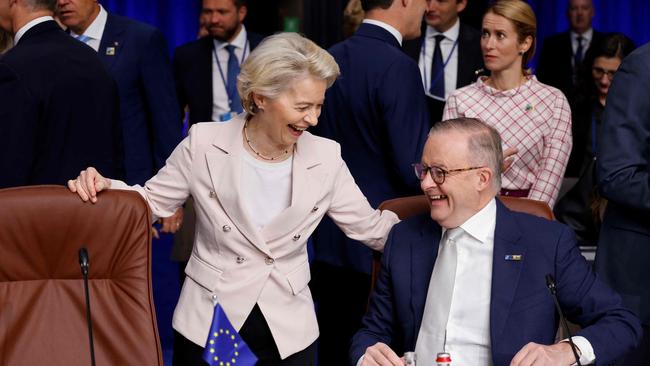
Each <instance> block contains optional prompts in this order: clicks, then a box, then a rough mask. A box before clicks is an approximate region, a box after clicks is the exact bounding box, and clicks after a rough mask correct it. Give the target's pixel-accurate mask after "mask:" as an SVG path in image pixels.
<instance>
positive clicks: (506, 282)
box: [490, 199, 527, 356]
mask: <svg viewBox="0 0 650 366" xmlns="http://www.w3.org/2000/svg"><path fill="white" fill-rule="evenodd" d="M496 220H497V221H496V229H495V233H494V254H493V264H492V298H491V302H490V337H491V339H492V350H493V351H494V350H495V349H497V348H498V347H496V346H495V345H496V343H498V342H499V339H501V333H502V331H503V327H504V326H505V323H506V320H507V318H508V314H509V313H510V306H511V305H512V301H513V299H514V296H515V292H516V290H517V285H518V283H519V275H520V274H521V269H522V266H523V265H524V264H525V261H526V260H527V258H526V256H525V253H526V244H525V243H524V242H523V241H522V240H521V239H522V234H521V231H520V230H519V228H518V227H517V223H516V222H515V220H514V217H513V215H512V212H511V211H510V210H509V209H507V208H506V207H505V206H504V205H503V204H502V203H501V202H499V200H498V199H497V219H496ZM507 255H521V260H506V256H507ZM493 356H494V355H493Z"/></svg>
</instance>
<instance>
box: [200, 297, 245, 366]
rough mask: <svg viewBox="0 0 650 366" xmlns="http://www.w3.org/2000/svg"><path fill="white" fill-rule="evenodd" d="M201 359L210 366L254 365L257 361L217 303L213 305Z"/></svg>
mask: <svg viewBox="0 0 650 366" xmlns="http://www.w3.org/2000/svg"><path fill="white" fill-rule="evenodd" d="M203 360H204V361H205V362H207V363H208V365H210V366H254V365H255V363H256V362H257V357H255V355H254V354H253V352H251V350H250V348H248V345H247V344H246V343H245V342H244V340H243V339H241V337H240V336H239V333H237V331H236V330H235V328H233V326H232V324H230V320H228V317H227V316H226V313H225V312H224V311H223V309H222V308H221V305H219V304H217V305H216V306H215V307H214V315H213V316H212V326H211V327H210V334H209V335H208V341H207V342H206V344H205V350H204V351H203Z"/></svg>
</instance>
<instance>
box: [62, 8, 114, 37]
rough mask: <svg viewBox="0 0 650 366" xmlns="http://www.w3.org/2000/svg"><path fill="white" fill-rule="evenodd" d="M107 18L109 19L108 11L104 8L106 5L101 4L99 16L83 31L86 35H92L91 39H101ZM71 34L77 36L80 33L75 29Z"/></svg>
mask: <svg viewBox="0 0 650 366" xmlns="http://www.w3.org/2000/svg"><path fill="white" fill-rule="evenodd" d="M106 20H108V12H106V10H104V7H103V6H101V5H99V14H97V18H95V20H93V22H92V23H90V25H89V26H88V28H87V29H86V30H85V31H84V32H83V34H84V35H85V36H88V37H90V38H91V39H94V40H98V41H99V40H101V39H102V35H104V28H106ZM70 34H71V35H73V36H75V37H77V36H79V35H80V34H77V33H75V32H73V31H70Z"/></svg>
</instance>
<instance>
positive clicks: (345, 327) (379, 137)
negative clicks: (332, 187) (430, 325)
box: [311, 0, 429, 365]
mask: <svg viewBox="0 0 650 366" xmlns="http://www.w3.org/2000/svg"><path fill="white" fill-rule="evenodd" d="M361 4H362V7H363V9H364V11H365V12H366V18H365V19H364V21H363V23H362V24H361V25H360V27H359V28H358V30H357V31H356V33H355V34H354V35H353V36H352V37H350V38H348V39H347V40H345V41H343V42H341V43H339V44H336V45H334V46H333V47H332V48H331V49H330V50H329V51H330V53H331V54H332V55H333V56H334V58H335V59H336V62H337V63H338V64H339V67H340V68H341V76H340V77H339V79H338V80H337V81H336V82H335V83H334V85H333V86H332V87H331V88H330V89H329V90H328V91H327V92H326V95H325V103H324V106H323V113H322V115H321V118H320V121H319V123H318V125H317V126H316V128H315V129H314V132H315V134H318V135H321V136H324V137H328V138H331V139H334V140H336V141H337V142H338V143H340V145H341V155H342V156H343V159H345V161H346V163H347V165H348V167H349V168H350V172H351V173H352V175H353V176H354V179H355V181H356V183H357V184H358V185H359V188H361V191H362V192H363V193H364V194H365V195H366V197H367V198H368V200H369V201H370V204H371V205H372V206H373V207H377V206H378V205H379V204H380V203H381V202H382V201H384V200H386V199H390V198H395V197H399V196H405V195H409V194H411V193H413V192H416V191H417V180H416V179H415V177H414V176H413V174H412V173H411V164H412V163H413V162H415V161H416V160H418V159H419V158H420V154H421V151H422V147H423V146H424V141H425V139H426V134H427V131H428V128H429V117H428V113H427V107H426V102H425V96H424V93H423V91H422V90H423V87H422V81H421V79H420V73H419V71H418V68H417V65H416V64H415V62H413V60H411V59H410V58H409V57H408V56H407V55H406V54H404V52H403V51H402V50H401V48H400V46H401V42H402V39H411V38H414V37H417V36H419V34H420V24H421V20H422V15H423V14H424V11H425V9H426V0H408V1H398V0H362V1H361ZM313 243H314V252H315V261H314V265H313V266H312V268H313V271H312V273H313V277H312V278H313V280H312V283H311V286H312V287H311V288H312V290H313V291H314V297H315V299H316V301H317V302H318V304H317V316H318V321H319V327H320V333H321V334H320V337H319V351H318V355H319V364H322V365H344V364H345V363H346V362H347V351H348V349H349V342H350V338H351V337H352V335H353V334H354V332H355V331H356V329H358V327H359V325H360V320H361V317H362V316H363V313H364V312H365V308H366V303H367V298H368V293H369V288H370V276H369V273H370V269H371V262H372V252H371V251H370V250H369V249H368V248H367V247H365V246H364V245H362V244H361V243H358V242H355V241H353V240H350V239H347V238H346V237H345V235H344V234H343V233H342V232H341V231H340V230H339V229H338V227H336V225H335V224H334V223H333V222H332V221H331V220H328V219H326V220H323V221H322V222H321V224H320V226H319V227H318V229H317V230H316V232H315V234H314V235H313Z"/></svg>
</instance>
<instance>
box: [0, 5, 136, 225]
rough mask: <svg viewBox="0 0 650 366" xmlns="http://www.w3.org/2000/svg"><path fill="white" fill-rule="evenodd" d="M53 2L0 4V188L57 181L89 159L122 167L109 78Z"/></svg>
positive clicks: (116, 171) (100, 164) (61, 181)
mask: <svg viewBox="0 0 650 366" xmlns="http://www.w3.org/2000/svg"><path fill="white" fill-rule="evenodd" d="M55 5H56V1H54V0H23V1H18V2H11V3H9V2H3V4H2V5H0V27H1V28H2V29H3V30H5V31H7V32H9V33H10V34H12V35H14V36H15V38H14V42H15V47H13V48H12V49H11V50H9V51H8V52H7V53H6V54H4V55H3V56H2V58H1V61H0V136H1V139H2V143H0V172H2V173H0V188H3V187H11V186H21V185H29V184H65V182H66V181H67V180H68V179H70V177H74V176H77V175H78V174H79V171H80V170H82V169H84V168H85V167H88V166H90V165H92V166H97V167H101V169H106V170H107V171H109V172H111V173H110V174H114V175H115V176H116V177H121V176H122V174H123V167H122V164H123V161H122V135H121V129H120V125H119V110H118V99H117V98H118V96H117V88H116V86H115V82H114V81H113V80H112V78H111V77H110V75H109V74H108V71H107V70H106V68H105V67H104V65H102V63H101V62H100V61H99V59H98V58H97V55H95V54H94V52H93V51H92V50H91V49H89V48H88V47H86V46H84V45H82V44H80V43H79V42H77V41H75V40H73V39H71V38H70V37H69V36H68V35H67V34H65V32H63V31H62V30H61V28H60V27H59V26H58V24H56V22H55V21H54V18H53V17H52V14H53V11H54V7H55ZM44 214H47V213H44Z"/></svg>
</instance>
